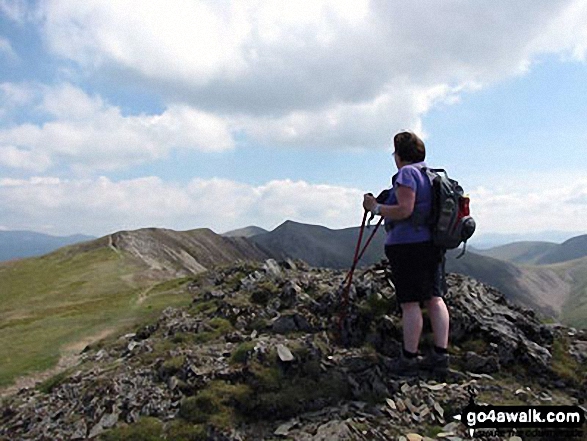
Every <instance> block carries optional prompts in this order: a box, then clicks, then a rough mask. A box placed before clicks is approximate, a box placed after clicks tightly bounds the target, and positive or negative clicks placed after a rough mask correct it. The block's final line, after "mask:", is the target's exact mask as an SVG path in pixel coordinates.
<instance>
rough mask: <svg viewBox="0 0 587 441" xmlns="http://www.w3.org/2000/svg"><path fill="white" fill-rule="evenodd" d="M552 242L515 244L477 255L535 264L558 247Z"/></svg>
mask: <svg viewBox="0 0 587 441" xmlns="http://www.w3.org/2000/svg"><path fill="white" fill-rule="evenodd" d="M558 246H559V245H558V244H556V243H552V242H537V241H534V242H530V241H526V242H514V243H510V244H507V245H501V246H498V247H494V248H490V249H488V250H476V251H475V252H476V253H477V254H481V255H483V256H488V257H493V258H494V259H500V260H505V261H507V262H512V263H521V264H534V263H536V262H537V261H538V260H539V259H540V258H541V257H542V256H543V255H545V254H546V253H548V252H549V251H551V250H553V249H554V248H556V247H558Z"/></svg>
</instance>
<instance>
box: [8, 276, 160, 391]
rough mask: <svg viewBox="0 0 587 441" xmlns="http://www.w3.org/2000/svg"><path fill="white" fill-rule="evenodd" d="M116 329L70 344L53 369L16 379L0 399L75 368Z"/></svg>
mask: <svg viewBox="0 0 587 441" xmlns="http://www.w3.org/2000/svg"><path fill="white" fill-rule="evenodd" d="M155 286H156V284H153V285H150V286H148V287H147V288H145V289H144V290H142V291H141V292H140V293H139V295H138V297H137V300H136V305H137V306H139V305H141V304H142V303H143V302H144V301H145V300H146V299H147V298H148V295H149V293H150V292H151V290H152V289H153V288H154V287H155ZM117 329H118V328H116V327H114V326H113V327H109V328H106V329H103V330H101V331H99V332H97V333H95V334H92V335H89V336H87V337H84V338H82V339H81V340H79V341H77V342H74V343H70V344H69V345H67V346H65V347H64V348H63V349H62V350H61V357H60V358H59V361H58V362H57V364H56V365H55V366H54V367H52V368H50V369H47V370H45V371H40V372H35V373H32V374H29V375H24V376H22V377H19V378H17V379H16V381H15V383H14V384H13V385H11V386H7V387H4V388H0V398H4V397H6V396H8V395H13V394H15V393H16V392H18V391H19V390H20V389H25V388H33V387H35V385H37V384H38V383H41V382H43V381H46V380H48V379H49V378H51V377H54V376H55V375H57V374H60V373H61V372H64V371H66V370H67V369H70V368H72V367H74V366H76V365H77V364H78V363H79V361H80V358H81V351H83V350H84V348H85V347H86V346H88V345H91V344H93V343H96V342H97V341H100V340H102V339H104V338H106V337H108V336H110V335H111V334H112V333H114V332H115V331H116V330H117Z"/></svg>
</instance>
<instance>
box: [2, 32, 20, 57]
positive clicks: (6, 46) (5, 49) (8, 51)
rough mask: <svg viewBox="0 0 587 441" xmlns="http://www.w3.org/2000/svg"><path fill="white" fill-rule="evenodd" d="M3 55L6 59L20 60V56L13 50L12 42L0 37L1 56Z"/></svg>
mask: <svg viewBox="0 0 587 441" xmlns="http://www.w3.org/2000/svg"><path fill="white" fill-rule="evenodd" d="M1 55H4V56H5V57H6V58H8V59H12V60H16V59H18V55H16V52H14V49H12V45H11V44H10V41H9V40H7V39H6V38H4V37H1V36H0V56H1Z"/></svg>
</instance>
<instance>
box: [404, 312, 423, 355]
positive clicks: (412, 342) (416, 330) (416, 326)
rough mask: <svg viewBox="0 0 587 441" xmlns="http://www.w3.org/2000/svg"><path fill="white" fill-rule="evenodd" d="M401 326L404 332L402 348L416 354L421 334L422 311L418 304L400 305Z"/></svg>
mask: <svg viewBox="0 0 587 441" xmlns="http://www.w3.org/2000/svg"><path fill="white" fill-rule="evenodd" d="M401 307H402V311H403V314H402V324H403V331H404V348H405V350H406V351H408V352H418V343H419V342H420V335H421V334H422V323H423V320H422V311H421V309H420V303H419V302H408V303H402V304H401Z"/></svg>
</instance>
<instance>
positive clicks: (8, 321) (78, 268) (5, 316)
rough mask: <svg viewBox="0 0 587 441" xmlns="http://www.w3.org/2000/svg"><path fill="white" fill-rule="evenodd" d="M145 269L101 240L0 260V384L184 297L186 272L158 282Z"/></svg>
mask: <svg viewBox="0 0 587 441" xmlns="http://www.w3.org/2000/svg"><path fill="white" fill-rule="evenodd" d="M145 270H146V268H145V267H143V266H141V264H139V263H138V262H136V261H134V260H133V259H132V258H131V257H129V256H125V255H124V254H119V253H116V252H115V251H114V250H112V249H111V248H109V247H108V246H107V244H106V243H105V242H104V241H103V240H98V241H95V242H92V243H91V245H87V244H86V245H84V246H83V247H76V246H75V245H74V246H71V247H66V248H62V249H60V250H58V251H56V252H54V253H51V254H48V255H46V256H43V257H39V258H32V259H24V260H21V261H15V262H9V263H5V264H2V265H0V305H2V306H1V309H0V387H2V386H7V385H9V384H11V383H12V382H13V381H14V380H15V378H17V377H19V376H22V375H27V374H30V373H32V372H36V371H43V370H46V369H49V368H51V367H53V366H54V365H55V364H56V363H57V361H58V360H59V358H60V356H61V354H62V353H63V351H64V349H66V348H68V347H72V345H76V343H77V344H80V342H83V340H85V339H91V338H92V336H95V335H98V334H101V333H106V332H107V331H112V332H115V331H117V330H119V329H121V328H123V327H128V326H131V325H132V324H133V323H136V322H138V321H141V320H144V319H146V318H149V317H153V316H155V315H157V314H158V311H160V310H161V309H162V308H164V307H166V306H169V305H179V304H181V305H187V304H189V300H190V299H189V296H188V295H187V293H185V291H184V290H183V287H184V285H185V283H187V281H188V280H187V279H177V280H173V281H166V282H164V283H158V282H161V281H154V280H150V279H149V278H148V277H144V276H143V277H141V274H144V271H145ZM157 283H158V284H157ZM141 293H143V294H146V297H145V299H144V300H143V301H142V302H140V304H139V302H138V301H137V300H138V298H139V295H140V294H141Z"/></svg>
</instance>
